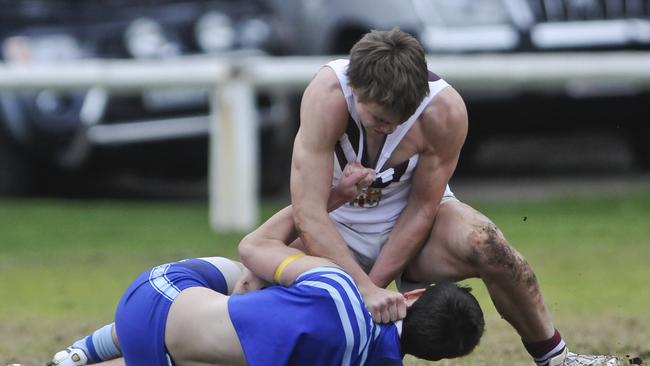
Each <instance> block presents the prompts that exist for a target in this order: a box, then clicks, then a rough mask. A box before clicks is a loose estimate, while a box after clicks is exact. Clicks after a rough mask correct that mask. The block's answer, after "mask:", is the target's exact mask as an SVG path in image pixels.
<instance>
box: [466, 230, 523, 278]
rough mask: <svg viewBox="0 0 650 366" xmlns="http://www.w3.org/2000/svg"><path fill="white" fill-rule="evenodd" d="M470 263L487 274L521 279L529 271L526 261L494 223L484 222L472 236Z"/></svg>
mask: <svg viewBox="0 0 650 366" xmlns="http://www.w3.org/2000/svg"><path fill="white" fill-rule="evenodd" d="M469 242H470V245H471V249H470V253H471V254H470V261H471V262H472V263H473V264H474V265H476V266H477V267H478V268H479V272H482V273H487V274H504V275H510V276H516V277H521V276H522V275H523V274H524V273H525V272H528V271H527V268H528V267H529V266H528V263H527V262H526V259H525V258H524V257H523V256H522V255H521V254H520V253H519V252H517V250H515V249H514V248H513V247H512V246H511V245H510V244H509V243H508V241H507V240H506V238H505V237H504V236H503V233H502V232H501V230H499V228H498V227H497V226H496V225H495V224H494V223H492V222H490V221H487V222H483V223H481V224H479V225H477V226H475V227H474V229H473V231H472V232H471V234H470V240H469Z"/></svg>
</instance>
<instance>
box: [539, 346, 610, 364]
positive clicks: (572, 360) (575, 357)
mask: <svg viewBox="0 0 650 366" xmlns="http://www.w3.org/2000/svg"><path fill="white" fill-rule="evenodd" d="M548 366H620V364H619V363H618V359H617V358H616V357H614V356H593V355H579V354H577V353H573V352H569V351H568V350H567V349H565V350H564V352H562V353H561V354H559V355H557V356H555V357H553V358H551V360H550V361H549V363H548Z"/></svg>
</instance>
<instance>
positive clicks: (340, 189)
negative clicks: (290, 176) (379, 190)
mask: <svg viewBox="0 0 650 366" xmlns="http://www.w3.org/2000/svg"><path fill="white" fill-rule="evenodd" d="M373 178H374V174H373V175H372V176H370V175H368V172H367V170H366V169H364V168H363V167H362V166H361V164H358V163H351V164H348V165H347V166H346V167H345V169H344V170H343V173H342V174H341V179H340V180H339V182H338V184H337V185H336V187H332V189H331V193H330V195H329V199H328V202H327V207H328V211H332V210H334V209H336V208H338V207H339V206H341V205H342V204H343V203H345V202H348V201H350V200H352V199H354V197H356V196H357V195H358V193H359V189H360V188H363V187H367V186H368V185H370V183H372V180H373ZM297 236H298V235H297V232H296V230H295V226H294V222H293V212H292V207H291V206H288V207H285V208H284V209H282V210H280V211H279V212H277V213H276V214H275V215H273V216H272V217H271V218H270V219H269V220H268V221H266V222H265V223H264V224H262V225H261V226H260V227H259V228H257V229H256V230H255V231H253V232H252V233H250V234H248V235H247V236H246V237H245V238H244V239H243V240H242V241H241V242H240V243H239V255H240V257H241V259H242V262H243V263H244V265H246V267H247V268H248V269H250V270H251V271H252V272H253V273H254V274H255V275H257V276H259V277H261V278H262V279H263V280H265V281H267V282H272V281H273V280H274V278H273V275H274V272H275V269H276V268H277V267H278V264H280V263H281V262H282V260H283V259H284V258H286V257H288V256H290V255H293V254H297V253H299V251H298V250H297V249H294V248H287V245H288V244H289V243H291V242H292V241H294V240H295V239H296V238H297ZM287 249H291V250H287ZM300 263H301V265H300V266H295V265H292V266H291V268H290V269H287V271H286V272H288V273H294V272H295V271H300V270H305V269H306V266H310V265H315V264H320V265H325V264H328V265H333V264H332V263H331V262H330V261H322V260H320V261H319V260H316V259H305V260H301V261H300ZM299 273H302V272H299ZM299 273H297V274H299ZM294 274H296V273H294ZM294 278H295V277H292V276H291V275H289V277H286V278H285V277H284V276H283V279H284V280H285V281H289V282H288V283H291V282H292V281H293V279H294ZM282 283H284V284H286V283H287V282H282ZM260 285H262V284H260ZM256 288H259V287H256ZM240 290H250V289H246V288H240Z"/></svg>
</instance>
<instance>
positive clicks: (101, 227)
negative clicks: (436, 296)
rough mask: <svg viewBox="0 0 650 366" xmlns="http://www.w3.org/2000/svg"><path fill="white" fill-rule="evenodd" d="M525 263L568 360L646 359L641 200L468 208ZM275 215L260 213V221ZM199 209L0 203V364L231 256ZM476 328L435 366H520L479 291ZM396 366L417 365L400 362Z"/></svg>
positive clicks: (649, 204)
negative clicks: (187, 266)
mask: <svg viewBox="0 0 650 366" xmlns="http://www.w3.org/2000/svg"><path fill="white" fill-rule="evenodd" d="M469 203H470V204H472V205H473V206H475V207H476V208H478V209H480V210H481V211H483V212H484V213H486V214H487V215H488V216H489V217H491V218H492V219H493V220H494V221H495V222H496V223H497V225H499V227H500V228H501V229H502V230H503V231H504V233H505V234H506V236H507V237H508V239H509V240H510V242H511V243H512V244H513V245H514V246H516V247H517V249H518V250H519V251H520V252H522V253H523V254H524V255H525V256H526V257H527V258H528V260H529V262H530V263H531V264H532V266H533V268H534V269H535V271H536V273H537V276H538V278H539V280H540V283H541V286H542V289H543V291H544V294H545V296H546V300H547V303H548V305H549V307H550V309H551V311H552V313H553V316H554V319H555V321H556V325H557V327H558V328H559V329H560V331H561V332H562V333H563V335H564V337H565V339H566V341H567V343H568V344H569V346H570V347H571V348H572V349H573V350H575V351H579V352H611V353H615V354H617V355H618V356H619V357H621V358H622V359H623V362H624V364H627V361H626V360H625V357H626V355H635V356H637V355H639V356H641V357H642V358H648V357H650V331H649V329H650V311H649V310H650V286H649V285H648V280H649V279H650V266H649V265H648V263H650V190H649V191H646V192H640V193H634V194H629V195H624V196H615V197H604V198H602V197H601V198H597V197H593V198H589V197H586V198H580V199H577V198H573V199H572V198H555V199H552V200H545V201H539V202H523V203H517V202H509V203H486V202H469ZM279 207H280V206H278V205H272V204H267V205H265V206H264V214H263V215H264V216H268V215H269V214H270V213H271V212H273V211H274V210H275V209H277V208H279ZM207 214H208V209H207V205H206V204H202V203H196V202H189V203H188V202H164V203H160V202H142V201H135V202H126V201H117V202H116V201H102V200H92V201H85V200H84V201H75V200H37V199H30V200H0V278H1V281H0V299H1V301H0V365H5V364H7V363H14V362H15V363H18V362H19V363H22V364H23V365H25V366H28V365H43V364H44V363H45V362H46V361H47V360H48V359H49V357H51V355H52V354H53V352H54V351H56V350H58V349H60V348H61V347H62V346H65V345H68V344H69V343H70V342H72V341H73V340H75V339H77V338H79V336H81V335H83V334H85V333H86V332H88V331H90V330H93V329H95V328H97V327H98V326H100V325H102V324H104V323H107V322H109V321H111V318H112V314H113V310H114V306H115V304H116V302H117V300H118V299H119V297H120V295H121V292H122V290H123V289H124V288H126V286H127V285H128V284H129V282H130V281H131V279H132V278H134V277H135V276H136V275H137V274H138V273H139V272H141V271H142V270H144V269H145V268H147V267H149V266H151V265H154V264H159V263H162V262H165V261H171V260H177V259H180V258H186V257H195V256H207V255H224V256H229V257H235V256H236V243H237V241H238V240H239V238H241V236H242V233H232V234H224V233H219V234H216V233H214V232H213V231H211V230H210V228H209V227H208V218H207ZM468 283H469V284H471V285H472V286H473V287H474V289H475V294H476V295H477V297H478V298H479V301H480V303H481V305H482V307H483V309H484V312H485V316H486V321H487V327H486V333H485V335H484V338H483V340H482V342H481V345H480V346H479V348H478V349H477V351H476V352H475V353H474V354H472V355H470V356H469V357H467V358H464V359H461V360H455V361H453V362H452V361H445V362H441V363H439V364H442V365H528V364H529V359H528V357H527V356H526V354H525V353H524V351H523V347H522V346H521V343H520V341H519V339H518V337H517V335H516V334H515V332H514V331H513V330H512V329H511V328H510V327H509V326H508V325H507V323H506V322H505V321H503V320H501V319H500V318H499V316H498V314H497V313H496V312H495V310H494V307H493V305H492V303H491V301H490V299H489V297H488V295H487V293H486V291H485V289H484V288H483V285H482V283H481V282H480V281H476V280H470V281H468ZM406 364H407V365H421V364H425V363H423V362H420V361H416V360H413V359H408V360H407V362H406Z"/></svg>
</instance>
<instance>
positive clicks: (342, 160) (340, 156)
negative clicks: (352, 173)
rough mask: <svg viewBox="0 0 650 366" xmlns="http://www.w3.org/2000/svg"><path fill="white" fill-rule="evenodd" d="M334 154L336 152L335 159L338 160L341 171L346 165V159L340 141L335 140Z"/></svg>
mask: <svg viewBox="0 0 650 366" xmlns="http://www.w3.org/2000/svg"><path fill="white" fill-rule="evenodd" d="M334 154H336V160H338V162H339V166H340V167H341V171H343V169H345V166H346V165H348V159H347V158H346V157H345V153H344V152H343V148H342V147H341V142H340V141H337V142H336V145H334Z"/></svg>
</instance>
